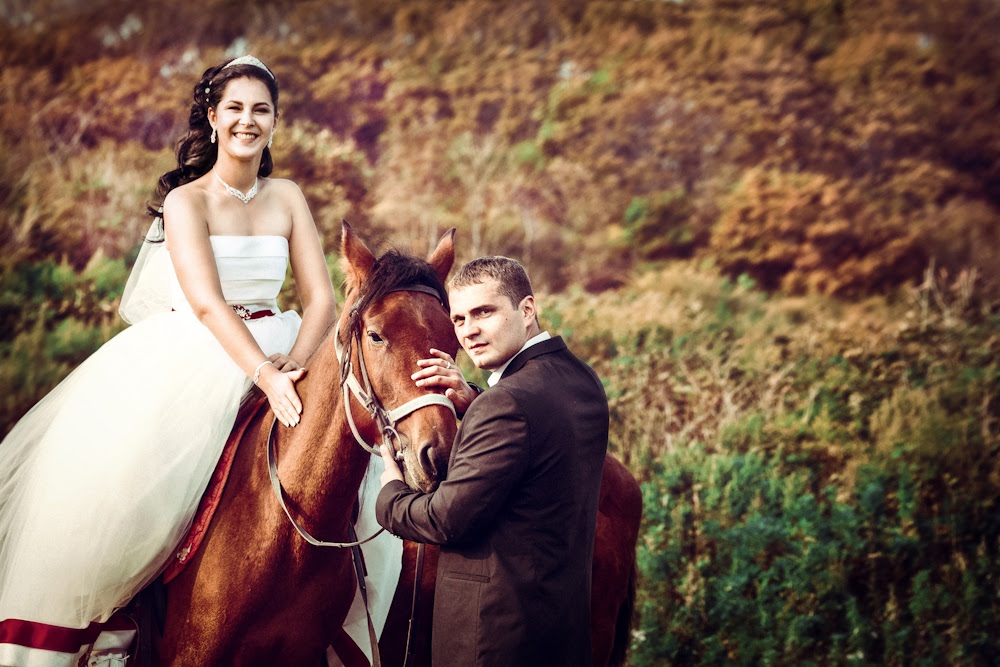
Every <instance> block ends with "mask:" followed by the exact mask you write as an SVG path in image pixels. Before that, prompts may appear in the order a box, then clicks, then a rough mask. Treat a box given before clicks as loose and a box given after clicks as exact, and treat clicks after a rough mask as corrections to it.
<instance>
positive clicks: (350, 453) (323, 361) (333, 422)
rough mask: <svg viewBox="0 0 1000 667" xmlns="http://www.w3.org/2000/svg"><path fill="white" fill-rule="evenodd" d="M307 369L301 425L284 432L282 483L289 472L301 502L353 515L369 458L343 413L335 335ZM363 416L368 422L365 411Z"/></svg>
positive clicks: (301, 392) (301, 391)
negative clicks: (300, 490)
mask: <svg viewBox="0 0 1000 667" xmlns="http://www.w3.org/2000/svg"><path fill="white" fill-rule="evenodd" d="M307 368H308V371H307V375H306V377H305V378H303V380H302V381H301V382H300V384H299V386H298V389H299V396H300V398H301V399H302V420H301V421H300V422H299V424H298V426H296V427H294V428H293V429H291V430H290V431H289V429H284V431H285V432H286V433H287V435H286V442H287V445H286V446H285V447H282V450H283V452H282V454H281V476H282V482H283V483H284V481H285V477H286V472H285V471H286V470H287V471H288V473H287V476H288V477H289V479H291V478H292V477H293V476H294V477H295V478H296V485H297V486H298V488H300V489H302V492H303V493H302V495H301V496H300V497H301V498H303V499H308V505H309V506H310V509H314V510H316V511H317V512H319V513H323V514H326V513H327V511H331V510H332V511H334V512H341V511H344V508H345V507H346V508H347V510H348V511H349V510H350V508H351V507H353V504H354V503H353V500H354V498H356V497H357V494H358V488H359V487H360V485H361V480H362V478H363V477H364V474H365V470H366V469H367V467H368V463H369V460H370V457H371V455H370V454H369V453H368V452H366V451H365V450H364V449H362V448H361V446H360V445H358V443H357V442H355V440H354V436H353V435H352V434H351V430H350V427H349V425H348V423H347V417H346V415H345V414H344V398H343V393H342V388H341V384H340V364H339V363H338V362H337V356H336V353H335V351H334V346H333V334H331V335H330V336H329V337H328V338H327V340H326V341H324V343H323V344H322V345H321V346H320V349H319V350H317V352H316V354H314V355H313V357H312V358H311V359H310V360H309V364H308V366H307ZM355 407H357V406H355ZM361 412H362V413H363V416H365V417H367V415H366V414H365V413H364V410H362V411H361ZM285 452H287V453H285ZM288 486H291V483H290V484H288ZM303 504H305V502H304V503H303Z"/></svg>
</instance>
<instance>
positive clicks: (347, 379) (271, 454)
mask: <svg viewBox="0 0 1000 667" xmlns="http://www.w3.org/2000/svg"><path fill="white" fill-rule="evenodd" d="M393 292H422V293H424V294H430V295H431V296H433V297H434V298H436V299H437V300H438V301H439V302H440V303H441V304H442V306H443V305H444V303H445V301H444V298H443V295H442V294H441V293H440V292H438V290H436V289H434V288H433V287H428V286H426V285H420V284H411V285H403V286H401V287H397V288H395V289H392V290H389V292H387V294H391V293H393ZM334 336H335V338H334V350H335V352H336V355H337V361H339V362H340V388H341V393H342V394H343V395H344V412H345V413H346V414H347V422H348V424H350V426H351V432H352V433H353V434H354V439H355V440H356V441H357V443H358V444H359V445H361V447H362V448H363V449H364V450H365V451H366V452H368V453H369V454H374V455H379V450H378V449H376V448H375V446H373V445H369V444H368V443H367V442H366V441H365V439H364V438H363V437H362V436H361V433H360V432H359V431H358V428H357V426H356V425H355V423H354V415H353V414H352V410H351V396H354V398H355V399H356V400H357V401H358V403H360V404H361V405H362V407H364V408H365V410H366V411H367V412H368V414H369V415H370V416H371V417H372V418H373V419H374V420H375V423H376V424H377V425H378V427H379V430H380V432H381V433H382V444H381V446H382V447H392V441H393V440H394V439H395V440H396V441H398V442H399V449H398V450H397V451H396V455H395V457H396V460H402V459H403V452H404V450H405V449H406V443H405V442H404V439H403V438H402V437H401V436H400V435H399V432H398V431H397V430H396V425H397V424H398V423H399V422H401V421H402V420H403V419H404V418H406V417H407V416H409V415H410V414H412V413H414V412H416V411H417V410H420V409H422V408H426V407H430V406H432V405H442V406H444V407H446V408H448V409H449V410H451V412H452V414H456V412H455V405H454V403H452V402H451V400H450V399H448V398H447V397H446V396H444V395H443V394H423V395H422V396H418V397H417V398H414V399H413V400H410V401H407V402H406V403H404V404H403V405H400V406H399V407H397V408H394V409H392V410H386V409H385V407H383V405H382V402H381V401H380V400H379V399H378V396H376V395H375V390H374V389H373V388H372V385H371V381H370V380H369V379H368V368H367V366H366V365H365V356H364V354H362V353H361V332H360V330H359V329H355V330H354V331H352V332H351V343H352V344H356V345H357V346H358V366H359V368H360V371H361V379H362V381H363V382H364V385H362V383H361V382H359V381H358V379H357V377H356V374H355V372H354V364H353V363H351V361H350V359H346V360H345V358H344V349H343V347H342V346H341V344H340V328H339V325H338V327H337V330H336V331H335V332H334ZM277 423H278V418H277V417H275V418H274V421H272V422H271V428H270V430H269V431H268V435H267V469H268V475H269V476H270V478H271V488H272V489H274V495H275V497H276V498H277V499H278V504H279V505H281V509H283V510H284V511H285V516H287V517H288V520H289V521H290V522H291V524H292V526H294V527H295V530H297V531H298V533H299V535H301V536H302V538H303V539H304V540H305V541H306V542H308V543H309V544H311V545H313V546H316V547H338V548H349V547H355V546H360V545H362V544H364V543H365V542H369V541H371V540H373V539H375V538H376V537H378V536H379V535H380V534H381V533H382V531H383V530H384V529H383V528H379V530H378V532H376V533H375V534H374V535H372V536H371V537H367V538H365V539H363V540H357V541H354V542H326V541H323V540H318V539H316V538H315V537H313V536H312V535H310V534H309V532H308V531H306V530H305V529H304V528H303V527H302V526H301V525H299V523H298V522H297V521H296V520H295V519H294V518H293V517H292V514H291V512H289V510H288V507H287V506H286V505H285V490H284V488H283V487H282V486H281V480H280V479H278V459H277V455H276V453H275V450H274V440H275V438H274V435H275V426H276V425H277Z"/></svg>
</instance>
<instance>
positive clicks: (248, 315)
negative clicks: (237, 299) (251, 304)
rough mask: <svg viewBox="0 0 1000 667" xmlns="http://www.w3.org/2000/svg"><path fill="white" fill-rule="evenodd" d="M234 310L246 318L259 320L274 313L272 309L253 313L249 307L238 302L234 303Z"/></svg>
mask: <svg viewBox="0 0 1000 667" xmlns="http://www.w3.org/2000/svg"><path fill="white" fill-rule="evenodd" d="M233 311H234V312H235V313H236V314H237V315H239V316H240V317H242V318H243V319H244V320H257V319H260V318H262V317H270V316H271V315H274V313H273V312H271V311H270V310H258V311H257V312H255V313H251V312H250V309H249V308H247V307H246V306H243V305H240V304H238V303H237V304H234V305H233Z"/></svg>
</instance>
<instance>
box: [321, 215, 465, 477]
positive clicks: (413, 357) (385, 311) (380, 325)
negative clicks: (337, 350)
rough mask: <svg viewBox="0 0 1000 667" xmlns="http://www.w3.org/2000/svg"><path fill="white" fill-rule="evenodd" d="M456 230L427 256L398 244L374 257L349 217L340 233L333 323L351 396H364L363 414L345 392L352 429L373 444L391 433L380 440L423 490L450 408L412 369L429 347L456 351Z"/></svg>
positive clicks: (437, 465) (445, 442) (434, 471)
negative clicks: (450, 292) (340, 295)
mask: <svg viewBox="0 0 1000 667" xmlns="http://www.w3.org/2000/svg"><path fill="white" fill-rule="evenodd" d="M454 233H455V230H454V229H453V230H451V231H449V232H448V233H446V234H445V235H444V236H443V237H442V238H441V241H440V242H439V243H438V246H437V248H436V249H435V250H434V252H433V253H431V255H430V258H429V259H428V260H427V261H424V260H421V259H418V258H416V257H411V256H408V255H403V254H401V253H398V252H395V251H389V252H387V253H385V254H384V255H382V256H381V257H379V258H378V259H376V258H375V256H374V255H373V254H372V252H371V251H370V250H369V249H368V247H367V246H365V244H364V243H363V242H362V241H361V240H360V239H359V238H358V237H357V236H356V235H355V234H354V231H353V230H352V229H351V227H350V225H348V224H347V223H346V222H345V223H344V227H343V237H342V239H341V264H342V268H343V270H344V274H345V276H346V288H347V289H346V292H347V294H346V298H345V303H344V308H343V311H342V314H341V317H340V321H339V322H338V325H337V326H338V330H337V335H338V336H339V342H340V345H341V347H342V348H343V349H344V350H346V354H344V355H343V361H342V373H343V375H342V378H343V381H344V382H345V384H349V383H351V381H350V378H351V377H353V378H354V380H355V381H356V382H357V383H358V384H359V385H360V389H359V390H358V391H357V393H356V396H355V398H358V400H360V401H362V402H364V401H369V405H368V406H365V407H367V409H368V413H367V414H366V413H365V410H364V409H363V408H361V407H360V406H359V405H358V400H354V399H349V401H350V403H352V404H353V406H352V407H353V409H354V413H355V415H356V416H355V418H354V419H355V421H356V422H357V429H358V430H359V431H362V432H365V433H364V435H365V438H366V439H369V440H368V441H369V442H373V443H374V442H376V441H377V440H378V439H382V438H383V435H384V434H388V435H387V436H386V437H384V442H387V443H388V444H389V445H390V446H392V447H393V448H394V449H396V451H397V458H398V459H401V460H402V463H403V470H404V475H405V477H406V483H407V484H409V485H410V486H411V487H413V488H415V489H419V490H421V491H425V492H426V491H432V490H434V489H435V488H436V487H437V484H438V482H439V477H440V476H441V475H443V474H444V471H445V469H446V466H447V463H448V455H449V453H450V452H451V447H452V442H453V440H454V438H455V432H456V424H455V413H454V408H453V407H452V406H451V405H450V402H449V401H447V399H444V397H443V392H440V391H438V392H428V391H427V390H424V389H420V388H418V387H417V386H416V385H415V384H414V382H413V380H412V379H411V377H410V376H411V375H412V374H413V373H415V372H416V371H417V370H418V368H419V367H418V366H417V360H418V359H426V358H428V357H430V356H431V353H430V350H431V348H435V349H438V350H443V351H444V352H447V353H448V354H450V355H452V356H454V355H455V354H456V353H457V352H458V339H457V338H456V337H455V330H454V328H453V327H452V324H451V318H450V316H449V313H448V302H447V295H446V293H445V289H444V281H445V279H446V278H447V277H448V272H449V271H450V270H451V266H452V263H453V262H454V259H455V246H454V243H453V238H454ZM344 391H345V392H346V391H348V388H347V386H345V389H344ZM428 395H430V396H432V398H427V397H428ZM410 410H412V411H410ZM402 413H405V414H402ZM348 417H349V418H351V415H350V414H349V415H348ZM362 421H363V422H364V424H362V423H361V422H362ZM355 437H357V433H356V434H355Z"/></svg>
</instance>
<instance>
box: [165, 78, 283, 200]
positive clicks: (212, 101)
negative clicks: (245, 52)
mask: <svg viewBox="0 0 1000 667" xmlns="http://www.w3.org/2000/svg"><path fill="white" fill-rule="evenodd" d="M229 62H232V61H231V60H227V61H226V62H224V63H221V64H219V65H216V66H214V67H209V68H208V69H207V70H205V73H204V74H202V75H201V80H199V81H198V83H196V84H195V86H194V91H193V100H194V101H193V102H192V103H191V114H190V115H189V116H188V131H187V132H186V133H185V134H184V136H182V137H181V138H180V140H179V141H178V142H177V168H176V169H172V170H170V171H168V172H167V173H165V174H163V175H162V176H160V181H159V183H158V184H157V187H156V194H155V195H154V197H153V201H152V202H151V203H150V204H149V207H148V209H149V211H148V212H149V214H150V215H152V216H153V217H158V216H159V215H160V213H159V210H160V207H162V206H163V200H164V199H165V198H166V196H167V193H168V192H170V191H171V190H173V189H174V188H176V187H178V186H180V185H184V184H185V183H190V182H191V181H193V180H195V179H197V178H201V177H202V176H204V175H205V174H207V173H208V170H209V169H211V168H212V166H213V165H215V161H216V159H218V157H219V146H218V144H214V143H212V142H211V140H210V136H211V134H212V125H211V124H210V123H209V122H208V110H209V109H210V108H213V109H214V108H215V107H216V106H217V105H218V104H219V102H220V101H221V100H222V93H223V91H225V90H226V85H227V84H228V83H229V82H230V81H232V80H233V79H242V78H249V79H257V80H258V81H260V82H262V83H263V84H264V85H265V86H267V89H268V90H269V91H270V93H271V101H272V102H273V103H274V113H275V115H277V113H278V82H277V81H276V80H275V79H274V78H273V77H272V76H271V75H270V74H269V73H268V72H267V71H265V70H263V69H261V68H260V67H257V66H256V65H250V64H243V63H241V64H239V65H233V66H232V67H226V65H227V64H228V63H229ZM273 170H274V160H273V159H272V158H271V149H270V148H264V155H263V157H262V158H261V161H260V169H259V170H258V171H257V175H258V176H269V175H270V174H271V172H272V171H273Z"/></svg>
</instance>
